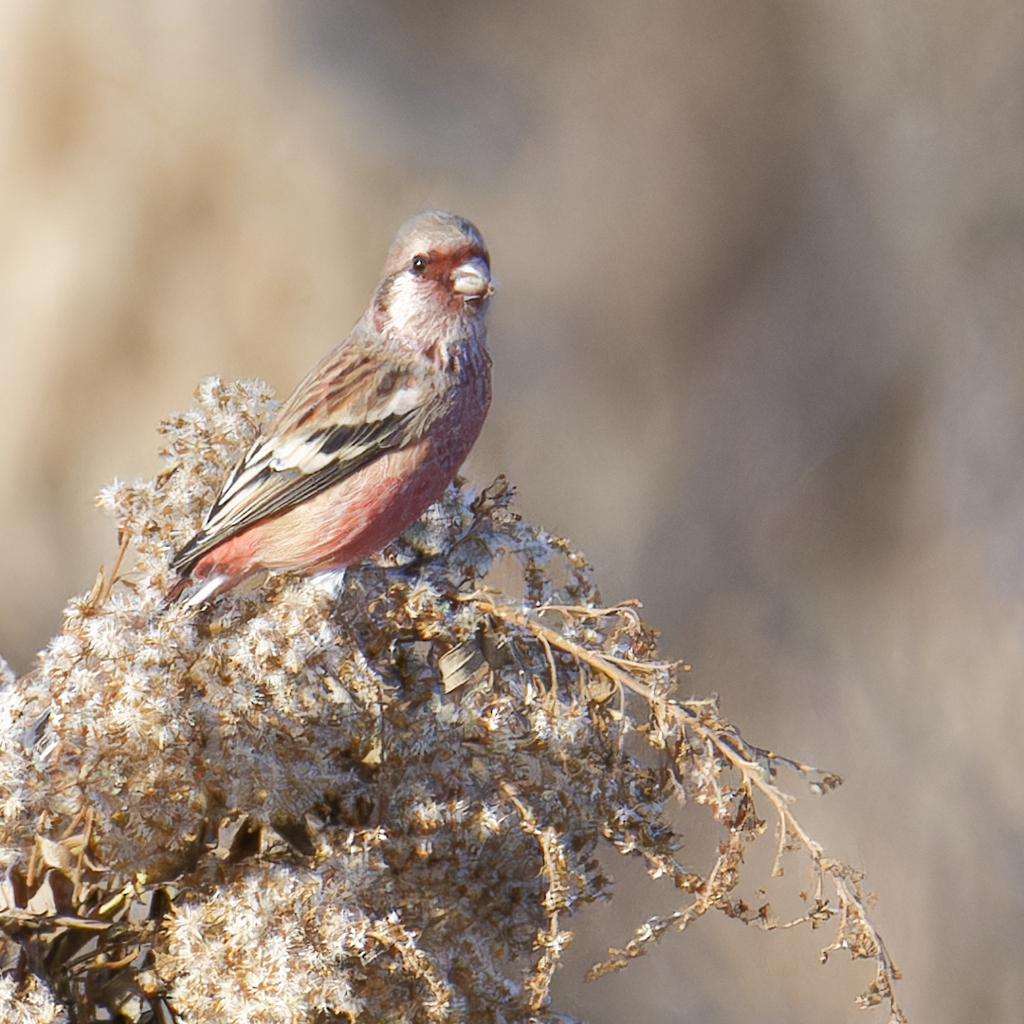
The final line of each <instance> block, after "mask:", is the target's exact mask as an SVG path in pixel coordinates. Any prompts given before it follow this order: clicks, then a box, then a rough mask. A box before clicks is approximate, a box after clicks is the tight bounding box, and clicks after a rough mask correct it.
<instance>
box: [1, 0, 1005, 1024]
mask: <svg viewBox="0 0 1024 1024" xmlns="http://www.w3.org/2000/svg"><path fill="white" fill-rule="evenodd" d="M0 184H2V187H0V388H2V409H3V412H2V421H0V422H2V429H0V479H2V481H3V482H2V485H0V529H2V536H3V538H4V543H3V545H2V546H0V651H2V652H3V654H4V656H5V657H6V658H7V659H8V660H9V661H10V662H11V663H12V664H13V665H14V666H15V667H16V668H18V669H19V670H24V669H26V668H27V667H29V666H30V665H31V664H32V660H33V655H34V652H35V651H36V650H38V649H39V648H40V647H41V646H42V645H43V644H44V643H45V642H46V641H47V639H48V638H49V637H50V636H51V635H53V634H54V633H55V632H56V630H57V629H58V628H59V623H60V610H61V607H62V604H63V602H64V600H65V599H66V598H67V597H68V596H69V595H71V594H73V593H76V592H81V591H83V590H87V589H88V588H89V586H90V584H91V583H92V580H93V578H94V576H95V574H96V571H97V569H98V568H99V566H100V565H101V564H102V563H107V564H109V563H110V560H111V559H112V557H113V554H114V549H115V542H114V536H113V528H112V524H111V523H110V522H109V521H108V520H106V519H105V518H104V517H103V516H102V515H101V514H100V513H99V512H98V511H96V510H95V509H94V508H93V507H92V498H93V496H94V494H95V493H96V492H97V491H98V490H99V488H100V487H101V486H103V485H104V484H106V483H107V482H109V481H110V480H111V479H113V478H114V477H115V476H116V477H121V478H125V477H129V478H130V477H134V476H139V475H151V474H152V473H153V472H154V471H155V470H156V468H157V466H158V462H157V457H156V450H157V447H158V438H157V435H156V433H155V427H156V424H157V423H158V421H159V420H160V419H162V418H163V417H165V416H166V415H167V414H169V413H170V412H171V411H172V410H176V409H182V408H187V407H188V406H189V405H190V404H191V394H192V390H193V388H194V386H195V384H196V382H197V381H198V380H199V379H200V378H201V377H203V376H206V375H208V374H220V375H222V376H225V377H229V378H235V377H242V376H261V377H263V378H265V379H267V380H268V381H270V382H271V384H272V385H273V386H274V387H275V388H276V389H277V390H278V392H279V393H280V394H281V395H282V396H283V395H284V394H285V393H287V392H288V391H289V390H290V389H291V388H292V387H293V386H294V385H295V384H296V383H297V381H298V380H299V379H300V378H301V376H302V375H303V374H304V373H305V372H306V370H307V369H309V368H310V367H311V366H312V365H313V364H314V362H316V360H317V359H318V358H319V357H320V355H321V354H322V353H323V352H325V351H326V350H327V349H328V348H329V347H330V346H331V345H332V344H333V343H334V342H335V341H337V340H338V339H339V338H340V337H342V336H343V335H344V333H345V332H346V331H347V330H348V328H349V327H350V326H351V324H352V323H353V322H354V321H355V319H356V318H357V317H358V315H359V314H360V312H361V311H362V309H363V307H364V305H365V303H366V300H367V298H368V296H369V294H370V292H371V290H372V287H373V285H374V283H375V282H376V279H377V274H378V270H379V267H380V264H381V261H382V259H383V256H384V253H385V251H386V248H387V245H388V243H389V242H390V239H391V236H392V233H393V231H394V229H395V227H396V226H397V225H398V223H399V222H400V221H401V220H402V219H403V218H404V217H406V216H407V215H408V214H409V213H411V212H414V211H415V210H417V209H419V208H422V207H424V206H427V205H440V206H443V207H448V208H451V209H453V210H455V211H456V212H458V213H460V214H462V215H464V216H466V217H469V218H470V219H471V220H473V221H474V222H476V223H477V224H478V226H479V227H480V229H481V230H482V232H483V234H484V236H485V238H486V239H487V240H488V242H489V244H490V248H491V253H492V257H493V263H494V267H495V272H496V275H497V281H498V285H499V293H498V297H497V299H496V300H495V302H494V305H493V312H492V321H491V323H492V330H491V339H492V351H493V355H494V360H495V383H496V397H495V402H494V406H493V408H492V411H491V415H490V419H489V421H488V424H487V426H486V428H485V431H484V435H483V437H482V439H481V441H480V443H479V444H478V446H477V448H476V450H475V451H474V453H473V455H472V456H471V458H470V461H469V463H468V464H467V472H468V474H469V476H470V477H471V478H472V479H473V480H474V481H475V482H476V483H478V484H484V483H487V482H489V480H490V479H491V478H492V477H493V476H495V475H496V474H497V473H499V472H504V473H507V474H508V475H509V477H510V478H511V479H512V480H513V481H514V482H515V483H516V484H517V486H518V488H519V507H520V509H521V510H522V511H523V512H524V514H525V515H526V516H527V517H528V518H530V519H531V520H532V521H535V522H537V523H539V524H541V525H544V526H546V527H548V528H549V529H551V530H553V531H556V532H559V533H563V534H566V535H568V536H570V537H572V538H573V539H574V540H575V541H576V543H577V544H578V545H579V546H580V547H582V548H583V550H584V551H586V552H587V553H588V555H589V556H590V558H591V559H592V561H593V563H594V565H595V567H596V570H597V574H598V578H599V579H600V580H601V582H602V588H603V592H604V597H605V599H606V600H619V599H623V598H627V597H631V596H636V597H639V598H641V599H642V600H643V602H644V604H645V606H646V614H647V617H648V619H649V620H650V621H651V622H652V623H653V624H654V625H656V626H657V627H658V628H660V629H661V630H662V634H663V649H664V653H665V654H666V655H668V656H671V657H677V658H685V659H686V660H687V661H688V662H689V663H691V664H692V665H693V666H694V668H693V672H692V673H691V675H690V677H689V680H688V681H689V684H690V685H691V686H692V689H693V692H694V693H695V694H706V693H709V692H711V691H715V692H718V693H719V694H720V695H721V700H722V706H723V710H724V712H725V714H726V715H727V716H728V717H730V718H731V719H732V720H733V721H735V722H736V723H737V724H738V725H739V726H740V727H741V728H742V729H743V731H744V734H745V735H746V736H747V738H748V739H749V740H751V741H752V742H755V743H759V744H761V745H763V746H770V747H772V748H774V749H775V750H778V751H780V752H784V753H787V754H790V755H792V756H794V757H798V758H800V759H801V760H805V761H808V762H811V763H814V764H818V765H820V766H822V767H826V768H829V769H831V770H834V771H837V772H839V773H840V774H842V775H843V776H845V777H846V778H847V783H846V785H845V786H844V787H843V788H842V789H840V790H839V792H838V793H836V794H835V795H832V796H829V797H828V798H827V799H826V800H824V801H816V800H814V799H813V798H811V797H810V796H809V795H805V796H802V798H801V800H800V803H799V805H798V807H797V813H798V817H801V819H802V820H803V821H804V823H805V824H806V825H807V826H808V828H809V829H810V830H811V831H812V833H814V834H815V835H816V837H817V838H818V839H819V840H821V841H823V842H824V843H825V845H826V847H827V848H828V850H829V851H830V852H831V853H833V854H835V855H837V856H840V857H843V858H844V859H846V860H848V861H851V862H852V863H853V864H855V865H856V866H858V867H862V868H864V869H865V870H866V871H867V872H868V886H869V888H872V889H874V890H876V891H877V892H878V893H879V896H880V903H879V905H878V907H877V910H876V913H877V918H876V920H877V922H878V924H879V926H880V928H881V931H882V934H883V936H884V937H885V938H886V940H887V942H888V944H889V946H890V948H891V950H892V952H893V954H894V955H895V957H896V959H897V962H898V963H899V964H900V966H901V967H902V969H903V971H904V974H905V976H906V980H905V982H904V983H903V986H902V989H901V991H900V993H899V994H900V996H901V999H902V1002H903V1004H904V1008H905V1009H906V1010H907V1012H908V1013H909V1014H910V1016H911V1018H912V1020H913V1021H916V1022H918V1024H923V1022H928V1024H945V1022H950V1024H952V1022H957V1024H962V1022H964V1021H986V1022H993V1024H994V1022H1004V1021H1005V1022H1010V1021H1022V1020H1024V966H1022V965H1024V843H1022V839H1024V835H1022V833H1024V786H1022V767H1024V763H1022V762H1024V747H1022V744H1021V741H1020V733H1021V728H1022V725H1024V714H1022V704H1024V696H1022V694H1024V691H1022V687H1021V679H1022V669H1024V577H1022V572H1021V570H1022V563H1024V479H1022V474H1021V462H1022V458H1024V452H1022V439H1024V344H1022V340H1024V6H1022V5H1021V4H1020V3H1019V2H1017V0H984V2H982V3H974V4H969V3H966V2H965V0H943V2H940V3H932V4H924V3H921V2H908V0H827V2H826V0H808V2H805V3H800V4H797V3H790V2H786V0H742V2H740V0H716V2H715V3H706V2H703V0H701V2H697V0H692V2H691V0H629V2H628V3H627V2H626V0H586V2H582V0H580V2H575V3H572V2H557V0H556V2H552V0H505V2H498V0H490V2H488V0H483V2H480V0H477V2H475V3H468V2H464V0H437V2H434V3H431V4H424V3H422V2H413V0H375V2H352V3H347V2H342V0H336V2H330V0H292V2H290V3H285V2H284V0H281V2H273V0H258V2H256V0H245V2H243V0H237V2H229V0H215V2H208V0H207V2H200V0H175V2H174V3H166V2H163V0H144V2H135V3H129V2H128V0H106V2H103V3H96V4H76V5H71V4H65V3H62V2H58V0H12V2H9V3H4V4H3V5H0ZM788 781H789V783H790V784H791V785H792V786H797V787H799V783H798V782H796V781H795V780H788ZM800 792H805V791H804V790H800ZM698 848H699V847H698V845H697V842H696V840H695V841H694V849H695V850H696V849H698ZM681 856H682V857H683V859H684V860H685V858H686V856H687V852H686V848H684V850H683V851H682V854H681ZM608 866H609V868H610V869H611V870H612V871H613V872H614V873H615V875H616V878H617V879H618V885H617V890H618V895H617V897H616V899H615V900H614V901H612V902H611V903H610V904H607V905H602V906H600V907H596V908H591V909H589V910H588V911H587V912H586V913H584V914H583V915H582V917H581V919H580V920H579V921H578V922H577V939H576V942H575V944H574V945H573V947H572V949H571V951H570V954H569V956H568V959H567V962H566V966H565V967H564V968H563V970H562V971H561V972H560V974H559V977H558V981H557V993H556V1008H557V1009H559V1010H562V1011H564V1012H569V1013H574V1014H577V1015H579V1016H581V1017H583V1018H585V1019H586V1020H588V1021H590V1022H592V1024H605V1022H608V1024H611V1022H618V1021H622V1020H637V1019H643V1020H650V1021H668V1020H672V1021H677V1020H678V1021H694V1022H702V1024H708V1022H731V1021H741V1020H742V1021H757V1022H766V1024H767V1022H780V1024H781V1022H787V1024H800V1022H805V1021H806V1022H811V1021H815V1022H817V1021H821V1020H828V1021H837V1022H847V1021H848V1022H851V1024H852V1022H853V1021H869V1020H870V1021H876V1022H878V1024H884V1021H885V1011H884V1010H883V1009H879V1010H875V1011H871V1012H870V1014H869V1015H868V1016H865V1015H864V1014H863V1013H861V1012H859V1011H857V1010H855V1009H854V1008H853V997H854V995H855V994H856V993H858V992H859V991H861V989H862V988H863V987H864V986H865V985H866V984H867V983H868V981H869V980H870V969H869V967H867V966H866V965H863V964H850V963H849V962H848V961H845V960H843V959H842V958H841V957H840V956H838V955H836V956H835V957H833V960H832V962H830V963H829V964H828V965H827V966H824V967H822V966H820V965H819V964H818V963H817V961H816V956H815V954H816V950H817V949H818V948H820V947H821V946H822V945H824V944H825V943H826V942H827V941H829V940H830V938H831V931H830V930H829V929H825V930H823V931H822V932H819V933H815V934H811V933H809V932H808V933H804V932H802V931H800V932H787V933H784V934H780V933H776V934H770V935H766V934H763V933H760V932H757V931H755V930H753V929H745V928H743V927H742V926H740V925H738V924H737V923H735V922H730V921H727V920H724V919H723V920H720V921H719V920H710V919H708V920H704V921H701V922H699V923H698V924H697V925H696V926H694V928H693V930H692V931H688V932H686V933H685V934H683V935H678V934H670V935H669V936H668V937H666V939H665V940H663V942H662V944H661V945H660V947H658V949H657V950H656V951H655V952H654V953H653V954H652V955H650V956H648V957H646V958H645V959H642V960H640V961H637V962H635V963H634V964H633V965H632V966H631V967H630V969H629V970H627V971H626V972H624V973H621V974H617V975H614V976H612V977H610V978H605V979H603V980H601V981H599V982H596V983H594V984H591V985H584V984H583V983H582V976H583V973H584V971H585V970H586V968H587V967H588V966H589V965H590V963H592V962H593V961H594V960H595V959H598V958H600V957H601V955H602V954H603V952H604V949H605V948H606V947H607V946H608V945H612V944H614V945H621V944H622V943H624V942H625V941H626V940H627V939H628V938H629V937H630V935H631V931H632V927H633V926H634V925H635V924H636V923H638V922H639V921H640V920H641V919H642V918H643V917H644V916H645V915H647V914H649V913H652V912H655V911H656V910H659V909H662V910H664V909H668V908H669V906H670V905H674V904H672V903H671V901H672V900H673V897H672V894H671V893H667V892H664V891H661V890H655V889H654V887H652V886H650V885H649V884H648V883H647V882H646V879H645V878H643V877H642V872H639V871H638V870H637V869H636V867H635V866H634V865H631V864H628V863H625V862H622V861H608ZM790 871H791V872H792V873H793V878H792V879H787V881H789V882H790V883H791V886H790V887H791V888H792V887H795V886H797V885H798V884H799V883H800V881H801V879H800V877H799V871H800V867H799V865H798V863H797V862H796V861H795V860H794V861H793V862H792V864H791V866H790Z"/></svg>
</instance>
